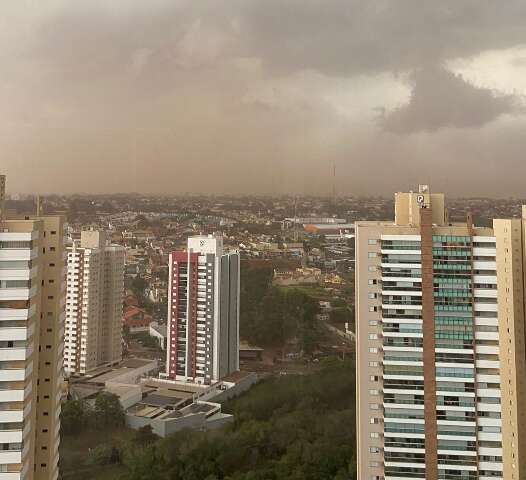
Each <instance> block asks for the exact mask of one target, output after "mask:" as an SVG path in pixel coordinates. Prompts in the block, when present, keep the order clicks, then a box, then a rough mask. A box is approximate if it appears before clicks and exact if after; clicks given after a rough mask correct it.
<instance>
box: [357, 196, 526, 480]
mask: <svg viewBox="0 0 526 480" xmlns="http://www.w3.org/2000/svg"><path fill="white" fill-rule="evenodd" d="M525 224H526V223H525V220H524V219H522V220H521V219H516V220H495V221H494V228H478V227H474V226H473V225H472V222H471V219H470V218H468V220H467V221H466V222H465V223H452V222H449V221H448V219H447V214H446V210H445V208H444V196H443V195H442V194H431V193H430V192H429V190H428V188H427V186H421V187H420V190H419V192H417V193H413V192H411V193H398V194H397V195H396V199H395V220H394V222H357V224H356V261H357V269H356V313H357V320H356V326H357V327H356V328H357V332H356V333H357V364H356V370H357V443H358V478H360V480H362V479H363V480H395V479H396V480H408V479H422V480H424V479H426V480H438V479H441V480H459V479H462V480H472V479H478V480H496V479H505V480H518V479H520V478H521V477H522V478H523V479H525V478H526V476H525V463H526V458H525V456H524V454H522V455H521V456H520V455H519V452H520V451H524V445H523V440H524V432H525V430H524V427H525V426H526V425H525V417H524V413H523V412H522V410H523V409H522V408H521V405H522V399H524V398H526V396H525V394H526V375H525V372H526V365H525V346H524V343H525V337H524V333H525V332H524V310H525V308H524V277H523V276H524V271H525V269H524V268H523V266H524V262H525V258H526V257H525V250H526V249H525V239H526V237H525V227H524V226H525ZM521 457H522V458H521Z"/></svg>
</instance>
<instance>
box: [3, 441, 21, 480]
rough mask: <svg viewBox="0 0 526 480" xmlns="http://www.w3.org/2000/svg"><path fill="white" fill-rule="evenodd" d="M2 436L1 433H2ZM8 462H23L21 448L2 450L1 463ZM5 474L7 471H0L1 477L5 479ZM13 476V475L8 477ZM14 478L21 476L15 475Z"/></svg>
mask: <svg viewBox="0 0 526 480" xmlns="http://www.w3.org/2000/svg"><path fill="white" fill-rule="evenodd" d="M0 436H1V433H0ZM6 463H22V451H21V450H0V464H6ZM3 475H6V474H5V473H0V479H3V478H4V477H3ZM7 475H13V474H12V473H8V474H7ZM14 475H20V474H19V473H15V474H14ZM6 478H11V477H6ZM13 478H20V477H19V476H17V477H13Z"/></svg>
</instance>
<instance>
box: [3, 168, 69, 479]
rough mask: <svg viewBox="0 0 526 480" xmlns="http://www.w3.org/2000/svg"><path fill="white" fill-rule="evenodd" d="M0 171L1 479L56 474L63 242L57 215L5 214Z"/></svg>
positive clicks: (60, 359)
mask: <svg viewBox="0 0 526 480" xmlns="http://www.w3.org/2000/svg"><path fill="white" fill-rule="evenodd" d="M4 186H5V177H4V176H0V479H5V480H31V479H37V480H55V479H56V478H58V474H59V470H58V459H59V451H58V448H59V443H60V408H61V407H60V405H61V400H62V380H63V377H62V353H63V347H64V344H63V338H64V294H65V240H64V238H65V237H64V235H65V234H64V222H63V219H62V218H61V217H52V216H39V217H25V218H21V219H7V218H6V212H5V210H4V209H3V200H4Z"/></svg>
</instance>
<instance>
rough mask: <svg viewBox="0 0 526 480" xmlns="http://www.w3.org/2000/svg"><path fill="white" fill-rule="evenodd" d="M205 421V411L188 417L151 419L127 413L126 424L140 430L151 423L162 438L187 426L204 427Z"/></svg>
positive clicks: (153, 429)
mask: <svg viewBox="0 0 526 480" xmlns="http://www.w3.org/2000/svg"><path fill="white" fill-rule="evenodd" d="M205 422H206V415H205V414H204V413H197V414H195V415H188V416H186V417H181V418H173V419H168V420H162V419H150V418H144V417H136V416H135V415H131V414H126V426H128V427H130V428H133V429H135V430H138V429H139V428H142V427H144V426H146V425H150V426H151V427H152V431H153V433H155V434H156V435H158V436H159V437H162V438H164V437H167V436H168V435H171V434H173V433H176V432H178V431H180V430H183V429H185V428H192V429H197V428H202V427H204V425H205Z"/></svg>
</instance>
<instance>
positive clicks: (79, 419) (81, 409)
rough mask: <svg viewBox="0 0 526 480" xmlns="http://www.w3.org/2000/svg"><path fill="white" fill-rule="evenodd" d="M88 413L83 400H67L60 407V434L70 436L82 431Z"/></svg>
mask: <svg viewBox="0 0 526 480" xmlns="http://www.w3.org/2000/svg"><path fill="white" fill-rule="evenodd" d="M89 414H90V411H89V407H88V405H87V403H86V402H84V401H83V400H68V401H67V402H65V403H64V404H63V405H62V412H61V414H60V427H61V429H62V432H63V433H65V434H67V435H71V434H77V433H79V432H80V431H82V430H83V429H84V428H85V426H86V424H87V422H88V417H89Z"/></svg>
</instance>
